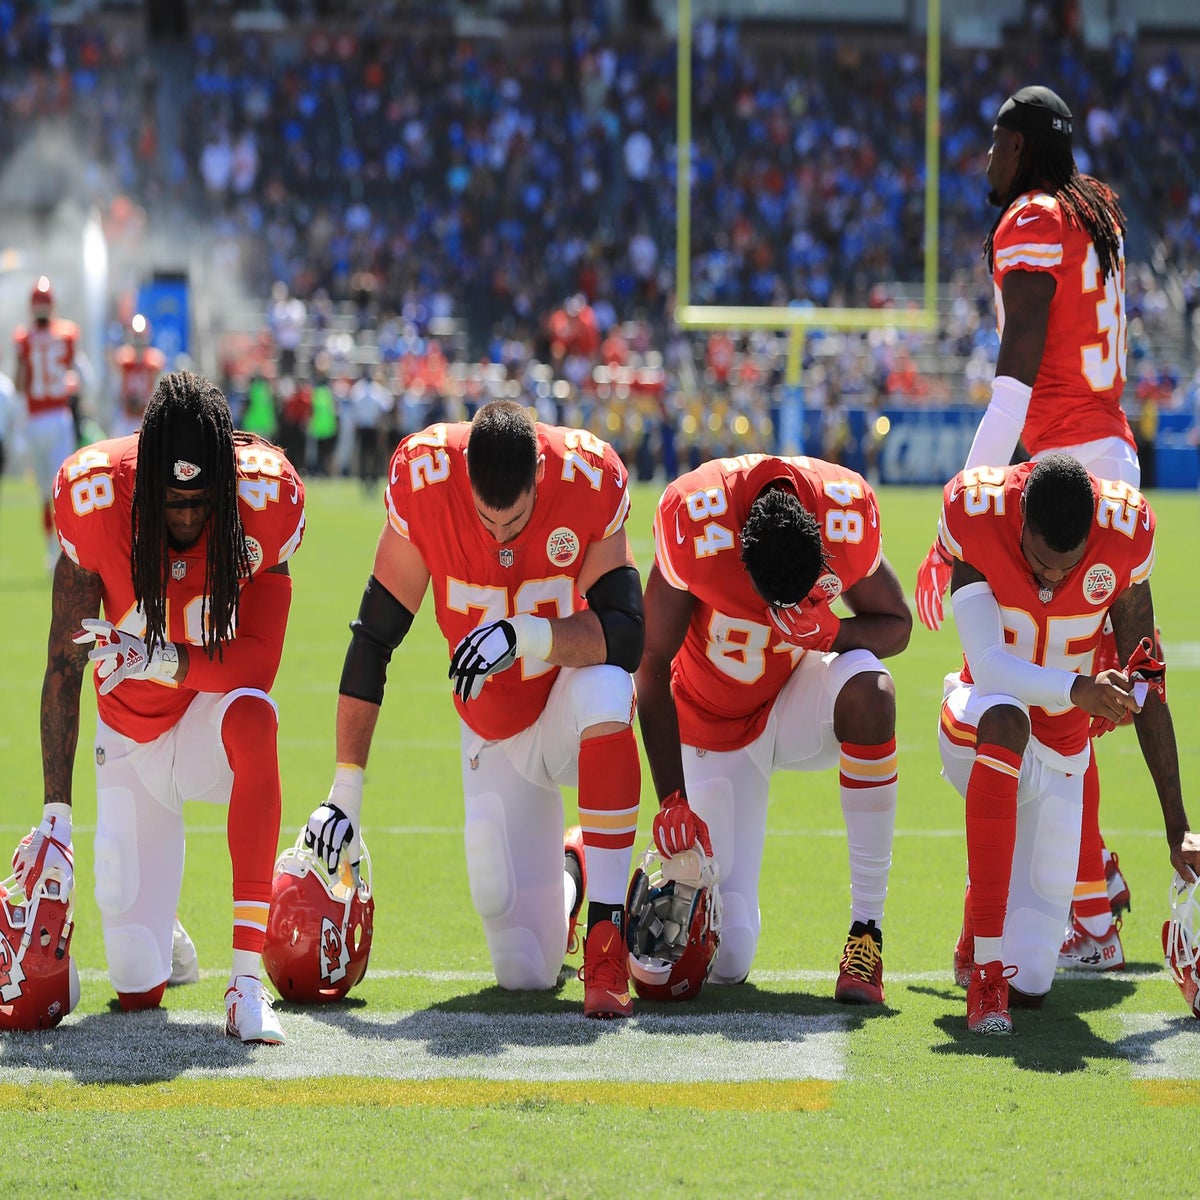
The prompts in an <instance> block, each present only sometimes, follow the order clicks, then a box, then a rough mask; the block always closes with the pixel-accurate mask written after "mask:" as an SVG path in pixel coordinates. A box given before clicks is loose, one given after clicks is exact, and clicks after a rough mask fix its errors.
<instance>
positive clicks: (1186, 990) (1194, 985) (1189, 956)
mask: <svg viewBox="0 0 1200 1200" xmlns="http://www.w3.org/2000/svg"><path fill="white" fill-rule="evenodd" d="M1197 891H1200V882H1197V883H1185V882H1184V881H1183V879H1182V877H1181V876H1180V875H1179V874H1178V873H1177V874H1176V875H1175V877H1174V878H1173V879H1172V880H1171V919H1170V920H1169V921H1164V922H1163V928H1162V941H1163V954H1165V955H1166V958H1167V970H1168V971H1170V972H1171V977H1172V978H1173V979H1174V980H1175V982H1176V983H1177V984H1179V990H1180V991H1181V992H1182V993H1183V998H1184V1000H1186V1001H1187V1005H1188V1007H1189V1008H1190V1009H1191V1010H1192V1016H1193V1017H1197V1018H1200V897H1198V896H1197Z"/></svg>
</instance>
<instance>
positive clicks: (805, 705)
mask: <svg viewBox="0 0 1200 1200" xmlns="http://www.w3.org/2000/svg"><path fill="white" fill-rule="evenodd" d="M654 544H655V551H654V565H653V567H651V569H650V576H649V579H648V580H647V583H646V597H645V604H646V650H645V654H644V655H643V657H642V665H641V667H640V668H639V670H638V672H637V689H638V709H639V713H640V720H641V726H642V740H643V742H644V743H645V747H646V755H647V757H648V759H649V762H650V769H651V772H652V773H653V775H654V786H655V789H656V791H657V793H658V796H659V804H660V806H661V807H660V809H659V812H658V814H657V815H656V816H655V818H654V841H655V844H656V845H657V846H658V848H659V851H660V852H661V853H662V854H664V855H667V856H670V855H672V854H678V853H681V852H683V851H686V850H689V849H690V848H691V847H693V846H695V845H696V844H697V843H698V844H699V845H700V846H701V848H702V849H703V850H704V852H705V854H706V855H713V856H715V858H716V861H717V864H718V868H719V883H720V888H721V896H722V899H723V904H724V917H723V924H722V930H721V943H720V947H719V949H718V950H717V956H716V959H715V960H714V962H713V967H712V973H711V974H710V976H709V982H710V983H713V984H720V983H726V984H729V983H741V982H742V981H743V980H744V979H745V978H746V975H747V973H748V972H749V970H750V967H751V964H752V963H753V961H754V954H755V950H756V948H757V945H758V936H759V928H760V924H761V917H760V913H759V902H758V878H759V871H760V868H761V865H762V855H763V844H764V840H765V837H766V829H767V799H768V789H769V784H770V778H771V775H772V774H773V773H774V772H775V771H777V770H792V771H821V770H827V769H832V768H834V767H837V768H838V771H839V779H840V793H841V805H842V817H843V820H844V821H845V823H846V832H847V835H848V838H849V849H850V896H851V906H850V907H851V922H852V924H851V926H850V934H849V936H848V938H847V939H846V944H845V948H844V950H843V953H842V959H841V966H840V971H839V974H838V980H837V986H836V989H835V993H834V994H835V996H836V998H837V999H838V1000H841V1001H843V1002H847V1003H855V1004H882V1003H883V1000H884V991H883V955H882V949H883V907H884V899H885V897H886V895H887V884H888V874H889V871H890V869H891V860H892V836H893V832H894V827H895V818H896V794H897V775H896V692H895V688H894V686H893V684H892V677H891V675H890V674H889V673H888V670H887V668H886V667H884V665H883V663H882V662H881V661H880V660H881V659H883V658H887V657H889V656H890V655H893V654H898V653H900V651H901V650H903V649H904V647H905V646H906V645H907V644H908V638H909V634H910V633H911V632H912V614H911V613H910V611H909V608H908V604H907V602H906V600H905V597H904V591H903V589H902V588H901V586H900V583H899V581H898V579H897V578H896V574H895V572H894V571H893V570H892V567H891V564H890V563H889V562H888V561H887V559H886V558H885V557H884V556H883V548H882V541H881V538H880V530H879V509H878V507H877V505H876V502H875V494H874V492H873V491H872V490H871V487H870V485H869V484H868V483H867V481H866V480H865V479H863V478H862V477H861V476H860V475H857V474H855V473H854V472H853V471H849V470H847V469H846V468H844V467H841V466H838V465H837V464H835V463H827V462H822V461H820V460H818V459H809V458H774V457H768V456H766V455H761V454H747V455H743V456H741V457H740V458H728V459H718V460H715V461H712V462H708V463H705V464H704V465H702V466H700V467H698V468H697V469H696V470H694V471H691V472H689V473H688V474H686V475H683V476H681V477H680V478H679V479H677V480H676V481H675V482H674V483H672V484H670V485H669V486H668V487H667V489H666V491H665V492H664V493H663V497H662V499H661V500H660V501H659V505H658V511H657V513H656V514H655V518H654ZM838 596H841V597H842V599H843V600H844V601H845V603H846V604H847V606H848V607H849V609H850V612H851V613H852V614H853V615H851V616H849V617H847V618H846V619H845V620H842V619H840V618H839V617H838V615H837V614H836V613H834V612H833V611H832V609H831V608H830V605H831V603H832V602H833V601H834V600H835V599H836V598H837V597H838ZM681 743H682V745H681Z"/></svg>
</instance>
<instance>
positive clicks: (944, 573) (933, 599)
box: [916, 541, 954, 632]
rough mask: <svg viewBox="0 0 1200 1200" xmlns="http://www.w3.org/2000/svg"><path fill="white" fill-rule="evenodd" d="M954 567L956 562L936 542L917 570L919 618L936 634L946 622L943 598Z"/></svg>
mask: <svg viewBox="0 0 1200 1200" xmlns="http://www.w3.org/2000/svg"><path fill="white" fill-rule="evenodd" d="M953 567H954V560H953V559H950V558H947V557H946V552H945V550H943V549H942V543H941V542H940V541H935V542H934V543H933V545H932V546H930V547H929V553H928V554H926V555H925V559H924V561H923V562H922V563H921V565H920V566H919V567H918V568H917V595H916V599H917V616H918V617H920V618H921V624H922V625H924V626H925V628H926V629H932V630H934V631H935V632H936V631H937V630H939V629H940V628H941V627H942V621H943V620H945V612H944V611H943V609H942V597H943V596H944V595H945V594H946V589H947V588H948V587H949V586H950V572H951V570H952V569H953Z"/></svg>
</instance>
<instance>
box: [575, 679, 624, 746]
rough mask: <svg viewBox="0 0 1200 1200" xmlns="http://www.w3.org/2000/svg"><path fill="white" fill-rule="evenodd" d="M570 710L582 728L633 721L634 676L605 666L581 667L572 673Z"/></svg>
mask: <svg viewBox="0 0 1200 1200" xmlns="http://www.w3.org/2000/svg"><path fill="white" fill-rule="evenodd" d="M570 688H571V709H572V711H573V712H574V713H575V714H576V722H577V724H578V727H579V729H580V730H581V731H582V730H584V729H590V728H591V727H592V726H593V725H604V724H607V723H609V722H611V721H619V722H621V723H622V724H625V725H628V724H629V723H630V722H631V721H632V720H633V676H632V675H630V674H629V672H628V671H622V670H621V668H620V667H610V666H606V665H604V664H601V665H599V666H594V667H580V668H578V669H577V670H575V671H573V672H572V673H571V679H570Z"/></svg>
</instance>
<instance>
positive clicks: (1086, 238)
mask: <svg viewBox="0 0 1200 1200" xmlns="http://www.w3.org/2000/svg"><path fill="white" fill-rule="evenodd" d="M1072 124H1073V119H1072V116H1071V110H1070V109H1069V108H1068V107H1067V106H1066V104H1064V103H1063V101H1062V99H1061V98H1060V97H1059V96H1057V95H1056V94H1055V93H1054V92H1052V91H1051V90H1050V89H1049V88H1046V87H1026V88H1022V89H1021V90H1020V91H1018V92H1016V93H1015V94H1014V95H1012V96H1010V97H1009V98H1008V99H1007V100H1006V101H1005V102H1004V104H1003V105H1002V106H1001V108H1000V112H999V113H998V114H997V116H996V124H995V128H994V130H993V142H992V149H991V153H990V154H989V156H988V168H987V181H988V187H989V189H990V192H989V196H988V198H989V200H991V202H992V203H993V204H994V205H996V206H997V207H998V208H999V209H1000V215H999V217H997V219H996V223H995V224H994V225H993V226H992V230H991V232H990V233H989V234H988V237H987V240H986V242H985V244H984V253H985V255H986V257H987V260H988V266H989V267H990V268H991V271H992V278H993V280H994V281H995V288H996V320H997V325H998V327H999V330H1000V351H999V355H998V357H997V359H996V378H995V379H994V381H993V383H992V398H991V401H990V402H989V404H988V407H987V410H986V412H985V413H984V415H983V419H982V420H981V421H980V423H979V429H978V430H977V431H976V434H975V440H974V442H973V443H972V445H971V451H970V453H969V454H968V455H967V461H966V467H967V468H971V467H983V466H995V467H1003V466H1007V465H1008V463H1009V462H1010V461H1011V460H1012V457H1013V451H1014V449H1015V448H1016V445H1017V441H1018V439H1020V440H1021V441H1022V442H1023V443H1024V445H1025V448H1026V449H1027V450H1028V451H1029V453H1030V455H1032V457H1033V458H1034V459H1037V458H1040V457H1041V456H1042V455H1044V454H1048V453H1050V452H1052V451H1055V450H1062V451H1065V452H1066V453H1068V454H1070V455H1072V456H1073V457H1074V458H1077V459H1079V461H1080V462H1082V463H1083V465H1084V466H1085V467H1087V469H1088V470H1089V471H1090V472H1091V473H1092V474H1093V475H1095V476H1097V477H1098V478H1100V479H1119V480H1122V481H1124V482H1125V483H1127V484H1129V485H1130V486H1132V487H1137V486H1138V483H1139V482H1140V479H1141V472H1140V469H1139V466H1138V458H1137V450H1136V447H1135V443H1134V438H1133V433H1132V431H1131V430H1130V428H1129V422H1128V421H1127V420H1126V419H1125V413H1124V412H1123V410H1122V409H1121V393H1122V391H1123V390H1124V388H1125V352H1126V328H1125V252H1124V236H1125V228H1126V226H1125V215H1124V213H1122V211H1121V207H1120V205H1119V204H1118V202H1117V197H1116V195H1115V194H1114V193H1113V191H1112V190H1111V189H1110V188H1109V187H1107V186H1106V185H1105V184H1103V183H1101V182H1100V181H1099V180H1097V179H1093V178H1092V177H1091V176H1089V175H1081V174H1080V173H1079V170H1078V169H1077V167H1076V165H1075V159H1074V156H1073V154H1072V151H1071V135H1072ZM949 581H950V563H949V561H948V560H947V559H946V558H945V557H944V556H943V552H942V550H941V548H940V546H939V543H938V542H937V540H936V539H935V541H934V543H933V546H932V547H931V549H930V551H929V553H928V554H927V555H926V557H925V561H924V563H923V564H922V565H921V569H920V571H919V572H918V575H917V592H916V600H917V614H918V616H919V617H920V618H921V620H922V622H924V624H925V625H927V626H928V627H929V628H930V629H937V628H938V627H939V626H940V625H941V622H942V593H943V592H944V591H945V590H946V585H947V584H948V583H949ZM1101 648H1102V651H1103V652H1104V656H1105V658H1106V660H1109V661H1112V662H1115V657H1116V654H1115V650H1114V649H1113V642H1112V636H1111V631H1110V633H1109V634H1108V636H1107V637H1106V638H1105V639H1104V641H1103V642H1102V647H1101ZM1123 663H1124V660H1123V659H1122V660H1121V664H1122V665H1123ZM1099 808H1100V777H1099V771H1098V769H1097V766H1096V760H1095V758H1093V759H1092V761H1091V765H1090V766H1089V768H1088V779H1087V782H1086V785H1085V789H1084V808H1083V836H1082V839H1081V842H1080V855H1079V866H1078V872H1077V873H1078V880H1077V884H1076V889H1075V897H1074V904H1073V906H1072V916H1071V920H1070V922H1069V924H1068V929H1067V936H1066V939H1065V941H1064V943H1063V946H1062V962H1061V964H1060V965H1062V966H1067V967H1076V968H1082V969H1093V970H1104V969H1108V968H1112V967H1119V966H1122V965H1123V964H1124V961H1125V954H1124V950H1123V948H1122V946H1121V938H1120V932H1119V928H1120V927H1119V924H1114V920H1113V918H1114V914H1119V913H1120V912H1121V911H1122V910H1123V909H1124V908H1128V907H1129V888H1128V885H1127V884H1126V883H1125V880H1124V878H1123V877H1122V875H1121V873H1120V871H1119V870H1118V868H1117V860H1116V856H1115V855H1113V854H1111V853H1110V852H1109V851H1108V850H1107V849H1105V847H1104V842H1103V840H1102V838H1101V836H1100V822H1099Z"/></svg>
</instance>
